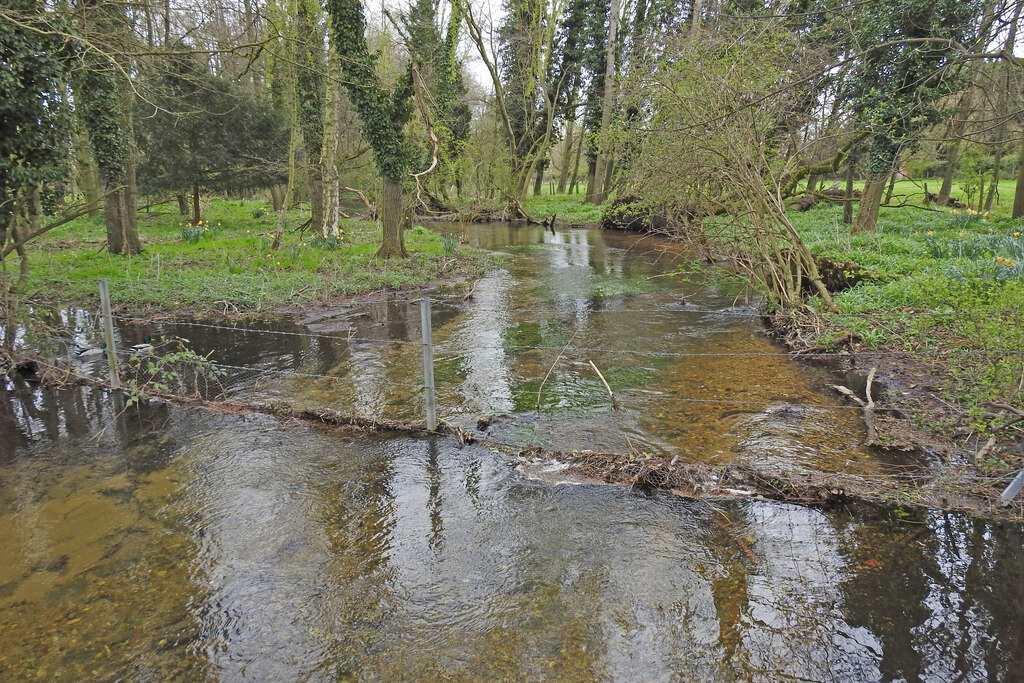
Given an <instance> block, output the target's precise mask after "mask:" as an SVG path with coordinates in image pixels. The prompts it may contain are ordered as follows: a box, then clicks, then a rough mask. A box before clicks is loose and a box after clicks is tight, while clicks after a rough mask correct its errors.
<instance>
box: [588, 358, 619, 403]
mask: <svg viewBox="0 0 1024 683" xmlns="http://www.w3.org/2000/svg"><path fill="white" fill-rule="evenodd" d="M588 362H589V363H590V367H592V368H594V372H596V373H597V376H598V377H600V378H601V384H603V385H604V388H605V389H607V390H608V396H609V397H610V398H611V399H612V410H618V409H619V404H618V403H617V402H616V401H615V394H614V393H612V388H611V387H610V386H608V380H606V379H605V378H604V375H602V374H601V371H600V370H598V369H597V366H596V365H594V361H588Z"/></svg>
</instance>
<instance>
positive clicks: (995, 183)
mask: <svg viewBox="0 0 1024 683" xmlns="http://www.w3.org/2000/svg"><path fill="white" fill-rule="evenodd" d="M1002 163H1003V148H1002V147H1001V146H1000V147H996V151H995V153H993V155H992V184H991V185H989V187H988V197H986V198H985V207H984V210H985V211H991V210H992V200H993V199H995V197H996V195H997V194H999V167H1000V166H1001V165H1002Z"/></svg>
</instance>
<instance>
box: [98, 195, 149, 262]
mask: <svg viewBox="0 0 1024 683" xmlns="http://www.w3.org/2000/svg"><path fill="white" fill-rule="evenodd" d="M103 215H104V219H105V222H106V224H107V251H108V252H110V253H111V254H119V255H121V256H133V255H135V254H138V253H139V252H140V251H142V245H141V244H140V243H139V233H138V231H137V229H136V223H135V193H134V192H132V189H131V188H130V187H127V186H124V187H121V188H120V189H118V190H116V191H115V192H111V193H109V194H108V195H107V196H106V198H105V199H104V200H103Z"/></svg>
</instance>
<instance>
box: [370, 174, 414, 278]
mask: <svg viewBox="0 0 1024 683" xmlns="http://www.w3.org/2000/svg"><path fill="white" fill-rule="evenodd" d="M403 218H404V212H403V211H402V184H401V183H396V182H394V181H393V180H391V179H390V178H388V177H387V176H385V177H384V202H383V206H382V207H381V223H382V224H383V230H382V233H383V234H382V235H381V242H380V249H378V250H377V255H378V256H380V257H382V258H405V257H406V256H408V253H407V252H406V250H405V240H404V238H403V236H402V219H403Z"/></svg>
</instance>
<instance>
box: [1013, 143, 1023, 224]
mask: <svg viewBox="0 0 1024 683" xmlns="http://www.w3.org/2000/svg"><path fill="white" fill-rule="evenodd" d="M1021 216H1024V143H1021V146H1020V152H1019V153H1018V154H1017V186H1016V187H1015V188H1014V191H1013V217H1014V218H1020V217H1021Z"/></svg>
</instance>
